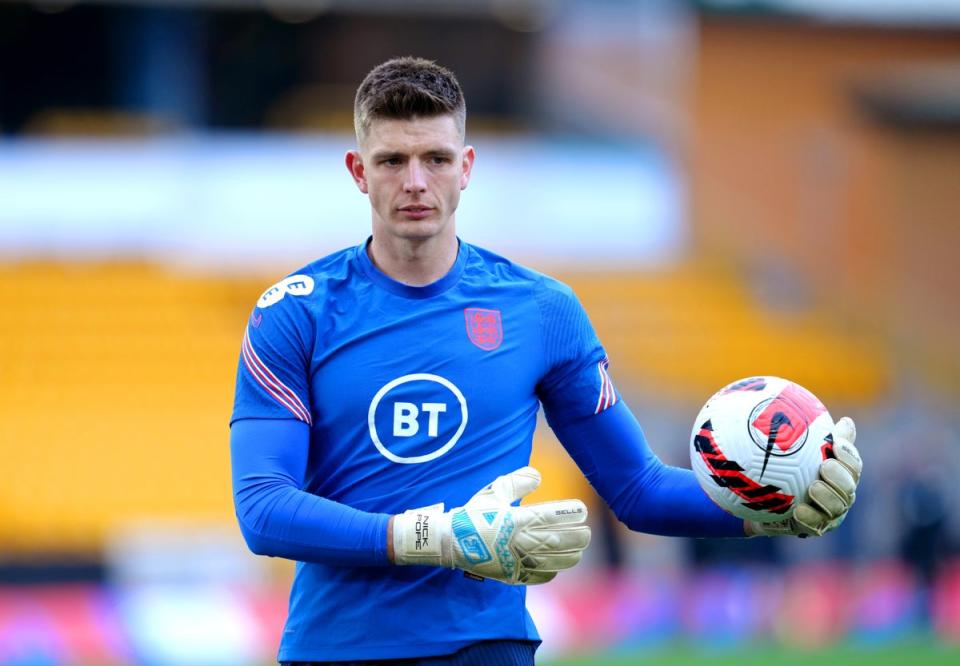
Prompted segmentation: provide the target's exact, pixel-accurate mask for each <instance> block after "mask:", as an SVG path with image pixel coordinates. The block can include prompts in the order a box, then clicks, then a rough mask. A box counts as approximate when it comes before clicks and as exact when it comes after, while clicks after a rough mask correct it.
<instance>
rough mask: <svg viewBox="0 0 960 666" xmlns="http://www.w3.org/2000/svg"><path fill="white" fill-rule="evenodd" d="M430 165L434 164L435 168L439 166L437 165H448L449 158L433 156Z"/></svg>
mask: <svg viewBox="0 0 960 666" xmlns="http://www.w3.org/2000/svg"><path fill="white" fill-rule="evenodd" d="M430 163H431V164H435V165H437V166H439V165H441V164H449V163H450V158H449V157H445V156H443V155H434V156H433V157H431V158H430Z"/></svg>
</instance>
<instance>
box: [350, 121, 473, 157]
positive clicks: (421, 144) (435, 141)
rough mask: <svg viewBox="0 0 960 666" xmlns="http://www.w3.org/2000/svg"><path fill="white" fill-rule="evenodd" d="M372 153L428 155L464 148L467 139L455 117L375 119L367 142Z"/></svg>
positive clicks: (365, 145) (364, 141)
mask: <svg viewBox="0 0 960 666" xmlns="http://www.w3.org/2000/svg"><path fill="white" fill-rule="evenodd" d="M362 147H363V148H364V149H365V150H366V151H368V152H378V151H391V152H411V153H413V152H424V151H429V150H437V149H446V150H458V149H460V148H462V147H463V138H462V137H461V136H460V132H459V130H458V129H457V122H456V120H454V118H453V116H451V115H443V116H430V117H428V118H423V117H415V118H411V119H409V120H399V119H396V118H380V119H374V120H373V121H372V122H371V123H370V129H369V131H368V132H367V136H366V137H365V138H364V140H363V146H362Z"/></svg>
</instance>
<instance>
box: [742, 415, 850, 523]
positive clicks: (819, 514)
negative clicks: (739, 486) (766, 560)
mask: <svg viewBox="0 0 960 666" xmlns="http://www.w3.org/2000/svg"><path fill="white" fill-rule="evenodd" d="M856 439H857V427H856V426H855V425H854V423H853V419H851V418H850V417H849V416H845V417H843V418H842V419H840V420H839V421H837V423H836V425H835V426H834V429H833V453H834V456H835V457H833V458H827V459H826V460H824V461H823V462H822V463H821V464H820V478H818V479H817V480H816V481H814V482H813V483H811V484H810V487H809V488H807V496H806V499H805V501H803V502H800V504H798V505H797V508H796V509H795V510H794V512H793V516H791V517H790V518H788V519H786V520H780V521H777V522H774V523H758V522H755V521H752V520H747V521H745V526H744V530H745V531H746V533H747V536H758V535H762V536H780V535H799V536H801V537H805V536H809V535H814V536H821V535H823V534H825V533H827V532H829V531H831V530H834V529H836V528H837V527H839V526H840V523H842V522H843V520H844V518H846V517H847V512H848V511H849V510H850V507H851V506H853V502H854V500H856V498H857V484H859V483H860V471H861V469H862V468H863V461H862V460H861V459H860V453H859V452H858V451H857V448H856V447H855V446H854V445H853V443H854V441H855V440H856Z"/></svg>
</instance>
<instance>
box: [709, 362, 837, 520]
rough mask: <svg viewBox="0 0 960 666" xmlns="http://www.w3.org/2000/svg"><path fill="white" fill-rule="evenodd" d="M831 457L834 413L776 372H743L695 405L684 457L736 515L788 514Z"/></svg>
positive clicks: (721, 503) (764, 517)
mask: <svg viewBox="0 0 960 666" xmlns="http://www.w3.org/2000/svg"><path fill="white" fill-rule="evenodd" d="M830 457H833V419H832V418H831V417H830V414H829V413H828V412H827V408H826V407H824V406H823V403H822V402H820V400H819V399H817V397H816V396H815V395H814V394H813V393H811V392H810V391H808V390H807V389H805V388H803V387H802V386H800V385H799V384H796V383H794V382H791V381H789V380H786V379H781V378H780V377H749V378H747V379H741V380H739V381H736V382H733V383H732V384H728V385H727V386H725V387H724V388H722V389H720V390H719V391H717V392H716V393H715V394H714V395H713V396H712V397H711V398H710V399H709V400H707V403H706V404H705V405H704V406H703V409H701V410H700V413H699V414H698V415H697V419H696V421H695V422H694V424H693V432H692V433H691V437H690V462H691V465H692V466H693V471H694V473H695V474H696V475H697V480H698V481H699V482H700V486H701V487H702V488H703V489H704V491H705V492H706V493H707V495H709V496H710V499H712V500H713V501H714V502H716V503H717V504H718V505H719V506H720V507H721V508H722V509H724V510H726V511H728V512H729V513H732V514H733V515H735V516H738V517H740V518H745V519H749V520H755V521H758V522H774V521H778V520H784V519H785V518H789V517H790V516H791V515H792V514H793V511H794V509H795V508H796V506H797V504H799V503H800V502H802V501H803V499H804V497H805V494H806V489H807V487H808V486H809V485H810V483H811V482H812V481H814V480H815V479H816V478H817V475H818V472H819V468H820V463H821V462H822V461H823V460H824V459H826V458H830Z"/></svg>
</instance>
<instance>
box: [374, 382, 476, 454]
mask: <svg viewBox="0 0 960 666" xmlns="http://www.w3.org/2000/svg"><path fill="white" fill-rule="evenodd" d="M367 425H368V426H369V428H370V439H372V440H373V445H374V446H376V447H377V451H379V452H380V453H381V454H382V455H383V457H384V458H386V459H387V460H391V461H393V462H395V463H400V464H402V465H411V464H416V463H424V462H428V461H430V460H434V459H436V458H439V457H440V456H442V455H444V454H445V453H447V452H448V451H450V449H452V448H453V447H454V445H455V444H456V443H457V441H458V440H459V439H460V437H461V435H463V431H464V430H465V429H466V427H467V400H466V398H464V397H463V393H461V392H460V389H458V388H457V387H456V385H454V384H453V382H451V381H449V380H447V379H444V378H443V377H440V376H439V375H431V374H427V373H416V374H412V375H404V376H403V377H398V378H397V379H394V380H392V381H390V382H387V383H386V384H384V385H383V387H382V388H381V389H380V390H379V391H377V394H376V395H375V396H373V400H371V401H370V410H369V411H368V412H367Z"/></svg>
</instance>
